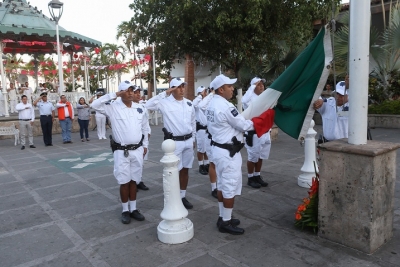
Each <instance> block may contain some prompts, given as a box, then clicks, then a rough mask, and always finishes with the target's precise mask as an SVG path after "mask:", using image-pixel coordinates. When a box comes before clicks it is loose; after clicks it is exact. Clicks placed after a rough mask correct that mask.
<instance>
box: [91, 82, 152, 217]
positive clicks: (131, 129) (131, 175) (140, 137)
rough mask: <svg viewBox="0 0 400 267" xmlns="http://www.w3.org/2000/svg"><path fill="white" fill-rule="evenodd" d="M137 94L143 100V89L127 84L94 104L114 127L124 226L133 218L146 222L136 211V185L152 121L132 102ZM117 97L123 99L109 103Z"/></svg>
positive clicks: (140, 172)
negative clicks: (141, 90) (141, 95)
mask: <svg viewBox="0 0 400 267" xmlns="http://www.w3.org/2000/svg"><path fill="white" fill-rule="evenodd" d="M135 95H138V96H139V97H140V90H138V89H137V88H136V87H135V85H134V84H131V83H130V82H129V81H124V82H122V83H121V84H120V85H119V86H118V92H117V93H114V92H113V93H109V94H106V95H104V96H102V97H100V98H98V99H96V100H95V101H93V103H92V108H94V109H95V110H96V111H97V112H100V113H102V114H104V115H107V117H108V118H109V119H110V120H111V123H112V125H113V127H112V133H113V136H112V140H110V141H111V144H112V150H113V153H114V176H115V178H116V179H117V181H118V184H120V195H121V202H122V216H121V221H122V223H124V224H128V223H130V221H131V218H133V219H135V220H138V221H143V220H144V216H143V215H142V214H141V213H140V212H139V210H137V209H136V191H137V187H136V185H137V184H139V183H140V181H141V178H142V171H143V157H144V155H145V154H146V152H147V147H148V143H149V142H148V129H149V120H148V117H147V112H146V110H145V108H144V107H143V106H142V105H140V104H138V103H135V102H133V100H134V99H135ZM116 97H120V98H117V99H116V100H115V101H113V102H111V103H110V102H109V101H110V100H112V99H115V98H116ZM106 103H109V104H106ZM128 206H129V209H128Z"/></svg>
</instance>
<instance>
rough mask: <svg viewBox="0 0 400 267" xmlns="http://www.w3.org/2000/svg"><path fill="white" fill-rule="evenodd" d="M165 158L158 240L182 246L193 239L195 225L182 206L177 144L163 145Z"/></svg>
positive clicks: (166, 143) (170, 141)
mask: <svg viewBox="0 0 400 267" xmlns="http://www.w3.org/2000/svg"><path fill="white" fill-rule="evenodd" d="M161 147H162V150H163V151H164V153H165V154H164V157H162V159H161V160H160V162H161V163H163V164H164V170H163V188H164V209H163V211H162V212H161V214H160V216H161V218H162V219H163V220H162V221H161V222H160V223H159V224H158V227H157V235H158V239H159V240H160V241H161V242H163V243H166V244H180V243H183V242H186V241H189V240H190V239H192V238H193V235H194V230H193V223H192V222H191V221H190V220H189V219H188V218H186V216H187V215H188V211H187V209H186V208H185V207H184V206H183V204H182V199H181V196H180V187H179V172H178V167H177V166H178V162H179V158H178V157H177V156H176V155H175V154H174V150H175V142H174V141H173V140H171V139H167V140H165V141H164V142H163V143H162V145H161Z"/></svg>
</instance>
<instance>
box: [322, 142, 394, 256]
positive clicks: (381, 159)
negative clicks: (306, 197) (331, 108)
mask: <svg viewBox="0 0 400 267" xmlns="http://www.w3.org/2000/svg"><path fill="white" fill-rule="evenodd" d="M399 147H400V144H396V143H388V142H380V141H368V144H366V145H350V144H348V143H347V139H341V140H337V141H331V142H328V143H324V144H322V145H320V156H321V162H320V164H319V168H320V184H319V207H318V221H319V232H318V235H319V236H320V237H323V238H326V239H329V240H331V241H334V242H337V243H340V244H343V245H345V246H348V247H351V248H355V249H357V250H360V251H363V252H365V253H369V254H370V253H373V252H374V251H375V250H376V249H378V248H379V247H380V246H382V245H383V244H384V243H386V242H387V241H388V240H390V238H391V237H392V235H393V201H394V199H393V197H394V188H395V182H396V149H397V148H399Z"/></svg>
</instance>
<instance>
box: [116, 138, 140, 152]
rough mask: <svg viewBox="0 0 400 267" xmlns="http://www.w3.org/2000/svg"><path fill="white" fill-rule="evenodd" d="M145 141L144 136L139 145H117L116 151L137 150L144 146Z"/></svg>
mask: <svg viewBox="0 0 400 267" xmlns="http://www.w3.org/2000/svg"><path fill="white" fill-rule="evenodd" d="M143 139H144V135H142V139H140V142H139V143H138V144H132V145H125V146H121V144H119V143H115V149H116V150H136V149H138V148H139V147H141V146H142V145H143Z"/></svg>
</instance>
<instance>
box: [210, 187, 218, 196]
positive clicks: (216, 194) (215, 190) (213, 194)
mask: <svg viewBox="0 0 400 267" xmlns="http://www.w3.org/2000/svg"><path fill="white" fill-rule="evenodd" d="M211 195H212V196H213V197H215V198H218V193H217V188H215V189H214V190H213V191H211Z"/></svg>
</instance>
